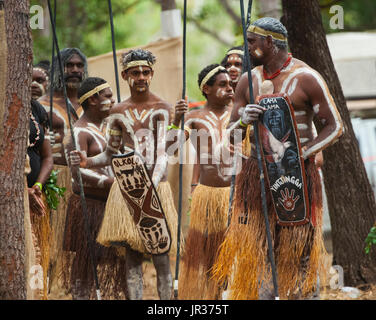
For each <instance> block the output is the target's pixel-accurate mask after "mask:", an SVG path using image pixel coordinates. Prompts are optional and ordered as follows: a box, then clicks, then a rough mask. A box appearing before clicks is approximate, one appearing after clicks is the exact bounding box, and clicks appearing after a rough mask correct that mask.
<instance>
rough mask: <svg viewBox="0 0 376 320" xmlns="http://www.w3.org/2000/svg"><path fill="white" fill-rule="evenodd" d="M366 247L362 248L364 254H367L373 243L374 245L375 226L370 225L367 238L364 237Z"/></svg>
mask: <svg viewBox="0 0 376 320" xmlns="http://www.w3.org/2000/svg"><path fill="white" fill-rule="evenodd" d="M365 241H366V247H365V249H364V251H365V253H366V254H369V252H370V250H371V247H372V245H373V244H375V245H376V226H375V227H372V228H371V230H370V232H369V234H368V236H367V238H366V240H365Z"/></svg>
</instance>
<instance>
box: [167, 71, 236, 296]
mask: <svg viewBox="0 0 376 320" xmlns="http://www.w3.org/2000/svg"><path fill="white" fill-rule="evenodd" d="M198 84H199V87H200V89H201V91H202V93H203V95H204V96H205V98H206V104H205V105H204V107H203V108H202V109H200V110H195V111H190V112H189V113H187V114H186V120H185V131H184V132H185V138H186V139H188V138H189V139H190V141H191V143H192V144H193V146H194V148H195V149H196V152H197V155H199V169H200V180H199V184H198V186H197V187H196V189H195V190H194V191H193V194H192V203H191V210H190V216H191V217H190V225H189V229H188V235H187V240H186V243H185V248H184V253H183V258H182V268H181V272H180V276H179V299H193V300H201V299H204V300H212V299H218V298H220V289H221V288H220V286H218V284H217V283H216V282H215V281H213V279H211V268H212V264H213V262H214V261H215V257H216V254H217V251H218V248H219V246H220V244H221V243H222V240H223V236H224V233H225V230H226V228H227V222H228V216H227V215H228V204H229V195H230V183H231V173H232V171H231V165H232V161H231V157H230V151H229V150H227V154H225V153H224V152H223V149H224V148H226V142H225V141H226V126H227V124H228V120H229V117H230V114H231V108H230V106H229V105H230V104H231V101H232V98H233V95H234V91H233V89H232V86H231V78H230V76H229V73H228V71H227V70H226V69H225V68H224V67H222V66H220V65H218V64H212V65H209V66H207V67H206V68H204V69H203V70H202V71H201V72H200V74H199V76H198ZM187 111H188V105H187V103H186V101H185V100H180V101H178V103H177V104H176V106H175V119H174V121H173V124H172V128H171V130H170V131H169V133H168V134H169V135H170V132H171V133H173V131H175V132H176V131H179V132H180V130H177V129H179V128H180V126H179V122H180V120H181V117H182V115H183V114H184V113H186V112H187ZM172 129H176V130H172ZM167 140H168V141H173V140H172V139H170V138H168V139H167ZM228 146H229V144H227V147H228Z"/></svg>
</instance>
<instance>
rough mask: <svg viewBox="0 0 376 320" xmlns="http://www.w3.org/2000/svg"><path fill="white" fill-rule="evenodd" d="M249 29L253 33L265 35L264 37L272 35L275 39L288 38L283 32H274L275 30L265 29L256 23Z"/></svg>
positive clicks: (282, 39)
mask: <svg viewBox="0 0 376 320" xmlns="http://www.w3.org/2000/svg"><path fill="white" fill-rule="evenodd" d="M247 31H248V32H252V33H256V34H258V35H260V36H264V37H266V36H271V37H272V38H273V39H275V40H279V41H287V38H286V37H285V36H284V35H283V34H281V33H277V32H273V31H269V30H265V29H262V28H260V27H257V26H255V25H250V26H249V28H248V30H247Z"/></svg>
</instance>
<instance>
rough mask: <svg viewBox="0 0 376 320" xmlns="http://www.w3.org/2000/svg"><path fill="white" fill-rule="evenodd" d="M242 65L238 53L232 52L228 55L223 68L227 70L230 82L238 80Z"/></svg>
mask: <svg viewBox="0 0 376 320" xmlns="http://www.w3.org/2000/svg"><path fill="white" fill-rule="evenodd" d="M242 66H243V60H242V58H241V57H240V56H239V55H238V54H236V53H233V54H231V55H229V56H228V58H227V62H226V65H225V68H226V70H227V71H228V73H229V75H230V79H231V81H232V82H235V83H237V82H238V81H239V78H240V76H241V74H242Z"/></svg>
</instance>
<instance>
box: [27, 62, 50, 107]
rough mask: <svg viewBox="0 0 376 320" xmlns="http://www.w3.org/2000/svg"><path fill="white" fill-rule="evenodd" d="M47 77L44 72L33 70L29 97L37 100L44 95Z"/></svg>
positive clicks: (37, 69)
mask: <svg viewBox="0 0 376 320" xmlns="http://www.w3.org/2000/svg"><path fill="white" fill-rule="evenodd" d="M47 84H48V77H47V75H46V73H45V72H43V71H42V70H40V69H39V68H34V69H33V82H32V83H31V97H32V98H33V99H35V100H36V99H38V98H39V97H41V96H43V95H44V94H45V93H46V90H47Z"/></svg>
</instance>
